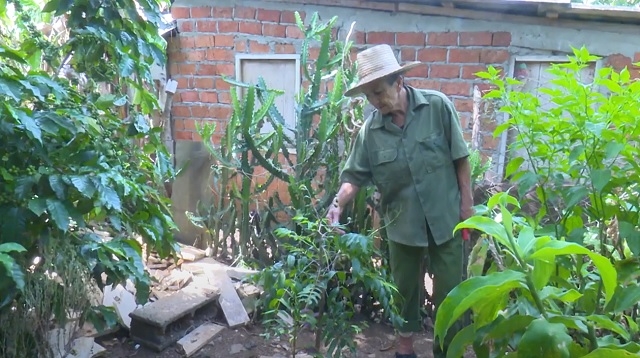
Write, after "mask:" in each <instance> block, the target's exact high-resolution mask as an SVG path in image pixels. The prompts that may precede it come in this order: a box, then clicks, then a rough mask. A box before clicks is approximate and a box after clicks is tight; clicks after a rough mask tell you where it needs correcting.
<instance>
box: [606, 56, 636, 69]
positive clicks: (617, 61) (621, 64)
mask: <svg viewBox="0 0 640 358" xmlns="http://www.w3.org/2000/svg"><path fill="white" fill-rule="evenodd" d="M606 63H607V65H609V66H611V67H613V68H614V69H615V70H616V71H621V70H622V69H623V68H625V67H627V68H631V66H632V61H631V59H630V58H629V57H627V56H625V55H622V54H619V53H618V54H614V55H611V56H608V57H607V58H606Z"/></svg>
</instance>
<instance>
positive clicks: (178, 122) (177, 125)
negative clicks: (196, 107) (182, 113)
mask: <svg viewBox="0 0 640 358" xmlns="http://www.w3.org/2000/svg"><path fill="white" fill-rule="evenodd" d="M173 130H174V131H183V130H184V119H178V118H176V119H174V120H173Z"/></svg>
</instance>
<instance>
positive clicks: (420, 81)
mask: <svg viewBox="0 0 640 358" xmlns="http://www.w3.org/2000/svg"><path fill="white" fill-rule="evenodd" d="M406 83H407V84H408V85H409V86H413V87H416V88H421V89H431V90H436V91H438V90H440V83H441V81H435V80H429V79H425V78H410V79H407V80H406Z"/></svg>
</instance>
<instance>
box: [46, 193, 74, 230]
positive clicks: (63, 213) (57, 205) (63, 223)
mask: <svg viewBox="0 0 640 358" xmlns="http://www.w3.org/2000/svg"><path fill="white" fill-rule="evenodd" d="M47 210H49V216H50V217H51V219H53V221H54V222H55V223H56V225H57V226H58V229H60V230H62V231H64V232H66V231H67V230H69V223H70V219H69V216H70V215H69V212H68V211H67V208H66V207H65V206H64V203H62V202H61V201H58V200H55V199H47Z"/></svg>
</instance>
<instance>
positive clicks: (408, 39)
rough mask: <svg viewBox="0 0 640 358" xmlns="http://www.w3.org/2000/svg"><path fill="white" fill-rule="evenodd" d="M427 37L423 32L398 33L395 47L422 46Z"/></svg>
mask: <svg viewBox="0 0 640 358" xmlns="http://www.w3.org/2000/svg"><path fill="white" fill-rule="evenodd" d="M426 43H427V36H426V35H425V33H424V32H398V33H396V45H398V46H424V45H425V44H426Z"/></svg>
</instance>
